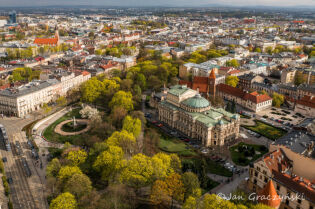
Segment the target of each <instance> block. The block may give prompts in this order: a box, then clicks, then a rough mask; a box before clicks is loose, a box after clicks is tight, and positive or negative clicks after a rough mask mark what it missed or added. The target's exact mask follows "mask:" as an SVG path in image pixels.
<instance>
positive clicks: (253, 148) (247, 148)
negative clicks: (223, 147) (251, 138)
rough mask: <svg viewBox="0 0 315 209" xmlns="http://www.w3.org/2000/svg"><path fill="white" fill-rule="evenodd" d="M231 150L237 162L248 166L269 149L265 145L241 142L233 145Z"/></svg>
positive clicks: (234, 160)
mask: <svg viewBox="0 0 315 209" xmlns="http://www.w3.org/2000/svg"><path fill="white" fill-rule="evenodd" d="M230 152H231V157H232V160H233V162H234V163H235V164H237V165H241V166H246V165H248V164H249V163H251V162H253V161H255V160H257V159H258V158H260V157H261V156H263V155H264V154H265V153H267V152H268V149H267V148H266V147H265V146H263V145H256V144H245V143H243V142H241V143H239V144H237V145H235V146H233V147H231V148H230Z"/></svg>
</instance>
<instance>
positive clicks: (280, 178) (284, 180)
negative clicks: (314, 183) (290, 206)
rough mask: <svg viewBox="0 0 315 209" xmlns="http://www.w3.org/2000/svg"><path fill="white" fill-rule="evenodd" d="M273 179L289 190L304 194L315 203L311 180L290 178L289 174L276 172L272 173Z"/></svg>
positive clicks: (314, 191) (314, 192)
mask: <svg viewBox="0 0 315 209" xmlns="http://www.w3.org/2000/svg"><path fill="white" fill-rule="evenodd" d="M272 174H273V178H274V179H275V180H276V181H277V182H280V183H281V184H283V185H285V186H286V187H287V188H290V189H291V190H294V191H296V192H298V193H300V194H303V195H304V197H305V198H306V199H307V200H309V201H311V202H313V203H315V190H314V189H313V188H312V187H311V184H309V183H310V181H309V180H307V179H305V178H304V179H303V178H301V177H299V176H292V177H291V176H289V175H287V174H282V173H279V172H276V171H273V172H272Z"/></svg>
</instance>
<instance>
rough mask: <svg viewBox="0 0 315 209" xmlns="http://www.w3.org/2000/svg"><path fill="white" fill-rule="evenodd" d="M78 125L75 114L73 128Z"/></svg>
mask: <svg viewBox="0 0 315 209" xmlns="http://www.w3.org/2000/svg"><path fill="white" fill-rule="evenodd" d="M76 126H77V121H76V120H75V116H73V128H75V127H76Z"/></svg>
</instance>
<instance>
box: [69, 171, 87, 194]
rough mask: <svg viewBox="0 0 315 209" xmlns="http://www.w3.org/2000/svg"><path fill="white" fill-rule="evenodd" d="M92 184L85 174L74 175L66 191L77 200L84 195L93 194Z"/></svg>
mask: <svg viewBox="0 0 315 209" xmlns="http://www.w3.org/2000/svg"><path fill="white" fill-rule="evenodd" d="M91 190H92V182H91V180H90V178H89V177H88V176H87V175H85V174H78V173H77V174H74V175H73V176H72V177H71V178H70V179H69V180H68V181H67V183H66V185H65V188H64V191H66V192H70V193H71V194H73V195H75V196H76V198H80V197H82V196H83V195H84V194H86V193H89V192H91Z"/></svg>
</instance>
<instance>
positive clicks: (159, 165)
mask: <svg viewBox="0 0 315 209" xmlns="http://www.w3.org/2000/svg"><path fill="white" fill-rule="evenodd" d="M151 160H152V167H153V176H152V177H153V179H154V180H156V179H164V178H165V177H167V176H169V175H170V174H171V173H174V170H173V168H172V167H171V157H170V155H167V154H164V153H158V154H156V155H154V156H153V157H152V159H151Z"/></svg>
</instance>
